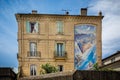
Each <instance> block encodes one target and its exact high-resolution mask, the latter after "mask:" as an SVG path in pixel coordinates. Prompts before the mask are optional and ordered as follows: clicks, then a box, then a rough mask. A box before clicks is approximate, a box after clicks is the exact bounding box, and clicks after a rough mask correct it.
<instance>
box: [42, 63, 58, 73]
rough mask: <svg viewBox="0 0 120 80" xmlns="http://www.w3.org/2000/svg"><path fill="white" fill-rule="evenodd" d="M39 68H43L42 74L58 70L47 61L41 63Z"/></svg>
mask: <svg viewBox="0 0 120 80" xmlns="http://www.w3.org/2000/svg"><path fill="white" fill-rule="evenodd" d="M41 68H42V69H43V70H44V71H41V73H42V74H45V73H55V72H58V69H57V68H56V67H55V66H52V65H50V64H49V63H47V64H45V65H42V66H41Z"/></svg>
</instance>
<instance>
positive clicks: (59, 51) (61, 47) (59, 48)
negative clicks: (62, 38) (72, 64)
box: [56, 43, 65, 56]
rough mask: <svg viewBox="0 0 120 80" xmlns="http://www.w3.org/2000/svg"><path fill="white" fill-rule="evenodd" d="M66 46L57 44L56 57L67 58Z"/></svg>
mask: <svg viewBox="0 0 120 80" xmlns="http://www.w3.org/2000/svg"><path fill="white" fill-rule="evenodd" d="M64 52H65V50H64V44H63V43H57V44H56V55H57V56H65V54H64Z"/></svg>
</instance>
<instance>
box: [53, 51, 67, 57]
mask: <svg viewBox="0 0 120 80" xmlns="http://www.w3.org/2000/svg"><path fill="white" fill-rule="evenodd" d="M54 58H64V59H66V58H67V52H66V51H61V52H60V51H54Z"/></svg>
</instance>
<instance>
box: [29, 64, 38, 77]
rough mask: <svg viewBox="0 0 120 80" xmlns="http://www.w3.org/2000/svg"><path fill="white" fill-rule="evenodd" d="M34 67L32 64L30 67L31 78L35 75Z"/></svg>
mask: <svg viewBox="0 0 120 80" xmlns="http://www.w3.org/2000/svg"><path fill="white" fill-rule="evenodd" d="M36 71H37V70H36V65H34V64H32V65H31V66H30V75H31V76H35V75H36Z"/></svg>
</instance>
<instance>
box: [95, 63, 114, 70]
mask: <svg viewBox="0 0 120 80" xmlns="http://www.w3.org/2000/svg"><path fill="white" fill-rule="evenodd" d="M93 70H96V71H113V69H110V68H100V67H99V65H98V63H95V64H94V65H93Z"/></svg>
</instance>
